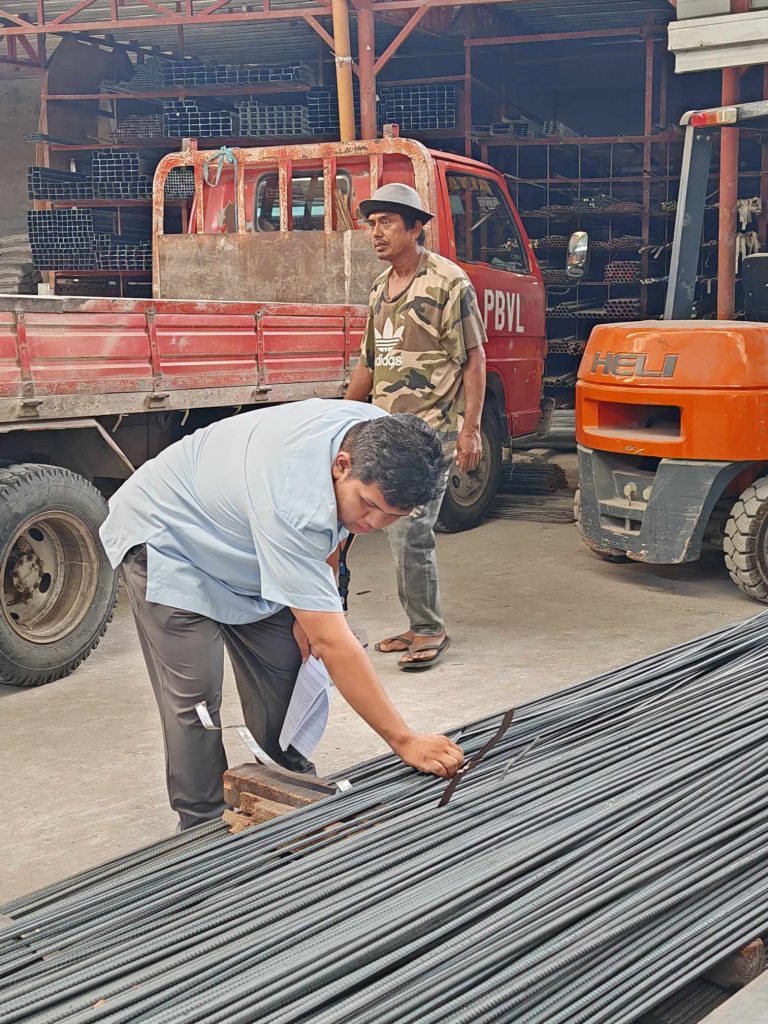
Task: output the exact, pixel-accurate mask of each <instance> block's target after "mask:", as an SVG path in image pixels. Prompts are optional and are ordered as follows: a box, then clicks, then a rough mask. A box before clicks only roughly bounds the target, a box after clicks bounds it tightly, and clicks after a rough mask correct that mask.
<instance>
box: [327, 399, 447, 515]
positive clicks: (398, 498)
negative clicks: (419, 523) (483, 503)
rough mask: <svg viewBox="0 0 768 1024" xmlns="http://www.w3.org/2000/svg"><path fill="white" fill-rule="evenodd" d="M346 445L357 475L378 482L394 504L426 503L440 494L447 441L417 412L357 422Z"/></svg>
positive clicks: (384, 494) (388, 502) (349, 433)
mask: <svg viewBox="0 0 768 1024" xmlns="http://www.w3.org/2000/svg"><path fill="white" fill-rule="evenodd" d="M341 448H342V451H345V452H347V454H348V455H349V457H350V459H351V462H352V467H351V468H352V476H354V477H356V478H357V479H358V480H362V482H363V483H364V484H376V486H377V487H378V488H379V490H380V491H381V493H382V495H383V497H384V500H385V501H386V503H387V504H388V505H391V506H392V507H393V508H402V509H406V508H415V507H416V506H417V505H426V504H427V503H428V502H430V501H434V499H435V498H436V497H437V496H438V494H439V493H440V488H441V487H442V483H443V474H444V472H445V469H446V462H445V458H444V456H443V446H442V443H441V441H440V438H439V436H438V435H437V433H436V431H434V430H433V429H432V427H430V426H429V425H428V424H427V423H425V422H424V420H421V419H419V417H418V416H414V415H413V414H412V413H404V412H399V413H395V414H394V415H393V416H381V417H379V418H377V419H375V420H364V421H363V422H362V423H356V424H355V425H354V427H352V428H351V429H350V430H349V431H348V432H347V434H346V436H345V437H344V440H343V442H342V445H341Z"/></svg>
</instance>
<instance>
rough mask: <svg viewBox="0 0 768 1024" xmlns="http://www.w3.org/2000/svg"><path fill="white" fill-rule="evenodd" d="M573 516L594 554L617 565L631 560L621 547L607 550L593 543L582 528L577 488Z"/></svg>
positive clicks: (582, 536)
mask: <svg viewBox="0 0 768 1024" xmlns="http://www.w3.org/2000/svg"><path fill="white" fill-rule="evenodd" d="M573 518H574V519H575V520H576V525H577V526H578V528H579V534H580V535H581V539H582V540H583V541H584V546H585V547H587V548H589V550H590V551H591V552H592V554H593V555H597V557H598V558H602V560H603V561H604V562H615V563H616V564H617V565H619V564H621V563H625V562H628V561H629V558H627V556H626V555H625V554H624V552H623V551H621V550H620V549H619V548H608V550H607V551H605V550H600V548H596V547H595V546H594V545H593V544H591V543H590V542H589V541H588V540H587V538H586V537H585V536H584V533H583V532H582V529H581V491H580V490H578V489H577V491H576V493H575V494H574V496H573Z"/></svg>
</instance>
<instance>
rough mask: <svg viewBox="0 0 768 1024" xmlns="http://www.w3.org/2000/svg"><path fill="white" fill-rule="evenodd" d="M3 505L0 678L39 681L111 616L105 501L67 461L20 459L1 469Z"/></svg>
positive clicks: (86, 649) (59, 670)
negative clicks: (104, 534) (103, 532)
mask: <svg viewBox="0 0 768 1024" xmlns="http://www.w3.org/2000/svg"><path fill="white" fill-rule="evenodd" d="M0 510H2V511H0V581H1V582H2V590H0V682H3V683H9V684H11V685H12V686H40V685H41V684H42V683H50V682H52V681H53V680H54V679H61V678H62V677H63V676H67V675H69V674H70V673H71V672H73V671H74V670H75V669H76V668H77V666H78V665H79V664H80V663H81V662H82V661H84V660H85V659H86V658H87V657H88V655H89V654H90V653H91V651H92V650H94V648H95V647H96V646H97V645H98V643H99V640H100V639H101V637H102V636H103V635H104V633H105V631H106V629H107V626H108V625H109V623H110V621H111V619H112V613H113V611H114V607H115V601H116V597H117V581H118V576H117V573H116V572H114V571H113V569H112V567H111V565H110V564H109V560H108V559H107V556H106V553H105V552H104V549H103V548H102V546H101V542H100V540H99V533H98V530H99V527H100V526H101V524H102V523H103V522H104V519H105V518H106V514H107V503H106V502H105V501H104V498H103V497H102V496H101V494H100V493H99V492H98V491H97V490H96V488H95V487H93V486H92V485H91V484H90V483H89V482H88V481H87V480H85V479H84V478H83V477H81V476H78V475H77V474H75V473H72V472H70V471H69V470H68V469H62V468H61V467H59V466H48V465H42V464H36V463H22V464H18V465H13V466H10V467H7V468H3V469H0Z"/></svg>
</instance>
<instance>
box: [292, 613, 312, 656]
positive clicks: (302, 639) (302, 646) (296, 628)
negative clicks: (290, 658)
mask: <svg viewBox="0 0 768 1024" xmlns="http://www.w3.org/2000/svg"><path fill="white" fill-rule="evenodd" d="M293 639H294V640H295V641H296V643H297V644H298V647H299V650H300V651H301V660H302V662H304V661H306V660H307V658H308V657H309V656H310V654H311V653H312V647H311V646H310V643H309V637H308V636H307V634H306V633H305V632H304V630H303V629H302V627H301V625H300V624H299V620H298V619H294V620H293Z"/></svg>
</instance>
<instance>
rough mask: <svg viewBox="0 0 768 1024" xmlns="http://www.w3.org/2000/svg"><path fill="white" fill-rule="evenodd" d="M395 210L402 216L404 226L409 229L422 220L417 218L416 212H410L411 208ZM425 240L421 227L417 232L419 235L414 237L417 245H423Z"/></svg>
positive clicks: (424, 233)
mask: <svg viewBox="0 0 768 1024" xmlns="http://www.w3.org/2000/svg"><path fill="white" fill-rule="evenodd" d="M397 212H398V213H399V214H400V216H401V217H402V218H403V224H405V226H406V228H407V229H408V230H409V231H410V230H411V229H412V228H414V227H415V226H416V224H417V223H418V224H421V223H422V221H420V220H419V215H418V214H417V213H414V212H412V211H411V210H398V211H397ZM426 240H427V235H426V232H425V231H424V228H422V229H421V231H420V232H419V237H418V238H417V239H416V243H417V245H424V243H425V242H426Z"/></svg>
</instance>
